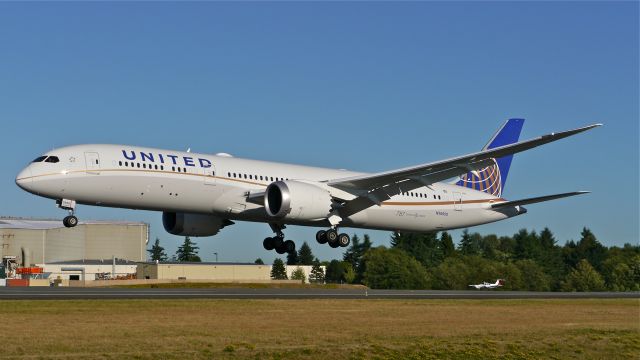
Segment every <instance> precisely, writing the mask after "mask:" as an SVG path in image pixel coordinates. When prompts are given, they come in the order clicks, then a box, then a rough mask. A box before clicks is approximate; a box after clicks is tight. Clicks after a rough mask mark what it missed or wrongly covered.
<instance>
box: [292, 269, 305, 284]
mask: <svg viewBox="0 0 640 360" xmlns="http://www.w3.org/2000/svg"><path fill="white" fill-rule="evenodd" d="M291 280H300V281H302V283H303V284H304V282H305V280H307V274H305V273H304V270H303V269H302V268H301V267H299V266H298V267H297V268H296V269H295V270H293V272H292V273H291Z"/></svg>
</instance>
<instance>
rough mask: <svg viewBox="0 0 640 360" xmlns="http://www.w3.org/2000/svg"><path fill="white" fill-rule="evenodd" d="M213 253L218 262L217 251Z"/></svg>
mask: <svg viewBox="0 0 640 360" xmlns="http://www.w3.org/2000/svg"><path fill="white" fill-rule="evenodd" d="M213 255H215V256H216V262H218V253H217V252H214V253H213Z"/></svg>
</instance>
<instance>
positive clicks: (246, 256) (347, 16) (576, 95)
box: [0, 2, 639, 261]
mask: <svg viewBox="0 0 640 360" xmlns="http://www.w3.org/2000/svg"><path fill="white" fill-rule="evenodd" d="M638 32H639V29H638V3H637V2H612V3H605V2H602V3H597V2H562V3H554V2H543V3H532V2H481V3H463V2H454V3H444V2H405V3H360V2H349V3H335V2H331V3H307V2H304V3H292V2H282V3H251V2H241V3H217V2H212V3H208V2H192V3H173V2H169V3H165V2H162V3H146V2H134V3H126V2H122V3H105V2H99V3H76V2H69V3H0V122H1V124H2V127H1V129H2V130H1V131H2V132H1V134H2V141H0V150H1V153H2V154H3V157H2V159H3V164H4V166H3V170H2V172H1V173H0V174H1V176H0V199H2V200H1V201H0V215H4V216H25V217H29V216H33V217H57V218H61V217H62V216H63V215H64V212H62V211H61V210H58V209H56V208H55V205H54V203H53V201H51V200H46V199H42V198H38V197H35V196H33V195H30V194H28V193H25V192H23V191H21V190H20V189H19V188H18V187H17V186H15V184H14V178H15V175H16V174H17V173H18V171H19V170H20V169H21V168H22V167H24V166H25V165H26V164H27V163H28V162H29V161H30V160H32V159H33V158H35V157H36V156H37V155H38V154H40V153H42V152H44V151H47V150H50V149H52V148H55V147H59V146H64V145H70V144H78V143H122V144H135V145H142V146H153V147H161V148H167V149H177V150H184V149H186V148H189V147H190V148H191V149H192V150H193V151H197V152H205V153H215V152H221V151H224V152H228V153H231V154H234V155H236V156H241V157H250V158H258V159H265V160H273V161H285V162H292V163H304V164H309V165H318V166H328V167H336V168H347V169H353V170H359V171H371V172H374V171H382V170H388V169H394V168H399V167H403V166H408V165H414V164H419V163H424V162H427V161H434V160H438V159H442V158H447V157H451V156H454V155H460V154H464V153H468V152H472V151H476V150H479V149H480V148H481V147H482V146H483V145H484V143H485V142H486V141H487V140H488V138H489V137H490V136H491V135H492V134H493V132H494V131H495V130H496V129H497V128H498V127H499V126H500V125H501V124H502V123H503V122H504V121H505V120H506V119H507V118H509V117H524V118H526V119H527V121H526V122H525V125H524V129H523V133H522V136H521V138H530V137H534V136H538V135H542V134H544V133H547V132H551V131H559V130H566V129H571V128H574V127H579V126H583V125H586V124H590V123H596V122H602V123H604V124H605V126H604V127H602V128H598V129H596V130H593V131H590V132H588V133H585V134H581V135H578V136H576V137H572V138H569V139H566V140H563V141H560V142H557V143H553V144H550V145H546V146H544V147H542V148H538V149H534V150H532V151H529V152H526V153H523V154H518V155H516V156H515V158H514V161H513V164H512V166H511V171H510V173H509V181H508V182H507V184H506V187H505V189H506V191H505V194H504V195H505V196H506V197H507V198H511V199H517V198H522V197H529V196H537V195H545V194H551V193H558V192H565V191H573V190H591V191H593V193H592V194H590V195H585V196H580V197H576V198H570V199H564V200H558V201H553V202H548V203H543V204H537V205H531V206H529V207H528V209H529V213H528V214H526V215H525V216H521V217H517V218H514V219H511V220H507V221H503V222H500V223H496V224H490V225H484V226H478V227H475V228H473V229H472V231H479V232H481V233H484V234H487V233H497V234H500V235H511V234H513V233H515V232H517V231H518V230H519V229H521V228H528V229H536V230H541V229H542V228H544V227H545V226H548V227H549V228H550V229H551V230H552V231H553V232H554V233H555V235H556V238H557V240H558V241H559V242H560V243H561V244H562V243H564V242H565V241H567V240H570V239H578V238H579V233H580V230H581V229H582V227H583V226H587V227H589V228H591V229H592V230H593V231H594V233H595V234H596V236H597V237H598V238H599V239H600V240H601V241H602V242H603V243H604V244H606V245H622V244H623V243H625V242H631V243H637V242H638V239H639V231H638V226H639V225H638V218H639V214H638V201H639V194H638V186H639V165H638V163H639V160H638V152H639V145H638V137H639V129H638V119H639V100H638V99H639V91H638V81H639V80H638V78H639V73H638V68H639V63H638V53H639V46H638V43H639V40H638ZM78 215H79V217H80V218H81V219H82V218H84V219H126V220H139V221H146V222H149V223H150V224H151V235H152V237H156V236H157V237H160V239H161V242H162V243H163V244H164V246H165V247H167V248H168V250H169V252H170V253H173V251H175V248H176V246H177V244H178V243H180V242H181V241H182V239H181V238H179V237H175V236H171V235H169V234H167V233H165V232H164V230H163V229H162V225H161V221H160V218H161V216H160V214H159V213H154V212H146V211H131V210H121V209H106V208H97V207H88V206H82V207H80V208H79V211H78ZM315 231H316V229H312V228H302V227H291V228H289V229H288V231H287V237H288V238H291V239H294V240H296V241H297V242H298V244H300V243H301V242H302V241H303V240H307V241H308V242H309V243H310V244H311V246H312V249H313V250H314V253H315V254H316V255H318V256H319V257H320V258H321V259H323V260H325V259H331V258H339V257H341V251H339V250H334V249H330V248H329V247H327V246H320V245H318V244H316V243H315V241H314V240H313V235H314V233H315ZM349 232H350V233H358V234H360V235H362V234H363V233H365V232H366V233H369V234H370V235H371V236H372V238H373V240H374V243H375V244H380V245H385V244H388V241H389V233H388V232H381V231H364V230H352V229H350V230H349ZM454 234H455V237H456V240H457V239H458V237H459V234H460V232H459V231H456V232H454ZM267 235H270V230H269V227H268V226H267V225H265V224H250V223H238V224H236V225H234V226H232V227H229V228H225V229H224V230H223V231H222V232H221V233H220V234H219V235H217V236H216V237H213V238H204V239H199V240H198V241H197V242H198V244H199V246H200V248H201V255H202V257H203V258H204V259H207V260H211V259H213V258H214V256H213V252H218V253H219V257H220V260H221V261H222V260H224V261H253V260H254V259H255V258H257V257H262V258H263V259H265V260H266V261H271V260H272V259H273V258H274V253H273V252H267V251H265V250H263V249H262V244H261V243H262V239H263V238H264V237H265V236H267Z"/></svg>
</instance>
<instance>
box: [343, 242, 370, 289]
mask: <svg viewBox="0 0 640 360" xmlns="http://www.w3.org/2000/svg"><path fill="white" fill-rule="evenodd" d="M372 247H373V244H372V243H371V239H370V238H369V235H368V234H364V237H363V239H362V243H361V244H360V247H359V249H358V259H359V261H358V265H357V266H356V267H353V268H352V269H353V271H354V272H355V275H356V276H355V279H354V280H353V281H347V282H349V283H353V282H356V283H362V281H363V279H364V270H365V261H366V259H365V257H364V256H365V255H366V254H367V252H368V251H369V250H371V248H372Z"/></svg>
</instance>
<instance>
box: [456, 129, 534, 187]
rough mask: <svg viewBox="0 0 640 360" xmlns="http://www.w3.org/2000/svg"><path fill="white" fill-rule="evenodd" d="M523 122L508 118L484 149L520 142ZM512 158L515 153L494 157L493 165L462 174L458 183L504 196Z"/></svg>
mask: <svg viewBox="0 0 640 360" xmlns="http://www.w3.org/2000/svg"><path fill="white" fill-rule="evenodd" d="M523 124H524V119H509V120H507V122H506V123H505V124H504V125H503V126H502V127H501V128H500V129H499V130H498V132H496V133H495V135H493V137H492V138H491V140H489V142H488V143H487V145H485V146H484V147H483V148H482V150H488V149H493V148H497V147H500V146H504V145H509V144H513V143H516V142H518V139H519V138H520V131H521V130H522V125H523ZM512 159H513V155H508V156H504V157H501V158H498V159H493V164H492V165H489V166H487V167H485V168H483V169H480V170H475V171H469V172H468V173H466V174H464V175H461V176H460V180H458V181H457V182H456V185H459V186H463V187H466V188H469V189H474V190H479V191H484V192H486V193H489V194H492V195H495V196H502V191H503V190H504V185H505V183H506V182H507V174H508V173H509V168H510V167H511V160H512Z"/></svg>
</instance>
